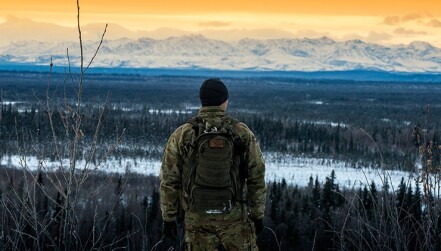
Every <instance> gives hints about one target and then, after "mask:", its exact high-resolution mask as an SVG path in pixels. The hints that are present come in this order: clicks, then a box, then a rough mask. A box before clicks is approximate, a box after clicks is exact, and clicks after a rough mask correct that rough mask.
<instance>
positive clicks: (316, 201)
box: [312, 176, 321, 207]
mask: <svg viewBox="0 0 441 251" xmlns="http://www.w3.org/2000/svg"><path fill="white" fill-rule="evenodd" d="M320 198H321V188H320V182H319V181H318V177H317V176H316V177H315V182H314V189H313V190H312V203H313V205H314V206H315V207H319V205H320Z"/></svg>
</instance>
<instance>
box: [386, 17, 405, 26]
mask: <svg viewBox="0 0 441 251" xmlns="http://www.w3.org/2000/svg"><path fill="white" fill-rule="evenodd" d="M400 21H401V19H400V17H397V16H392V17H386V18H385V19H384V21H383V24H387V25H396V24H399V23H400Z"/></svg>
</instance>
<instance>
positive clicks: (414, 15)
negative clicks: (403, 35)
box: [401, 13, 423, 22]
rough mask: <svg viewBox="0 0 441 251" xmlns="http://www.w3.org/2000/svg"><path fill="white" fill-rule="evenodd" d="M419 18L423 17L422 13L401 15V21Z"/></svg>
mask: <svg viewBox="0 0 441 251" xmlns="http://www.w3.org/2000/svg"><path fill="white" fill-rule="evenodd" d="M421 18H423V16H422V15H420V14H416V13H414V14H409V15H405V16H403V17H401V21H402V22H408V21H414V20H419V19H421Z"/></svg>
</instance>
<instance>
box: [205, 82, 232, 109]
mask: <svg viewBox="0 0 441 251" xmlns="http://www.w3.org/2000/svg"><path fill="white" fill-rule="evenodd" d="M199 98H200V99H201V103H202V106H219V105H222V104H224V103H225V102H226V101H227V100H228V89H227V87H226V86H225V85H224V83H223V82H222V81H221V80H220V79H218V78H210V79H207V80H205V81H204V83H202V85H201V88H200V90H199Z"/></svg>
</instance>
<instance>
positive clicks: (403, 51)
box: [0, 34, 441, 73]
mask: <svg viewBox="0 0 441 251" xmlns="http://www.w3.org/2000/svg"><path fill="white" fill-rule="evenodd" d="M105 45H106V49H105V50H103V51H101V52H100V53H99V54H98V56H97V58H96V60H95V64H94V66H96V67H132V68H138V67H139V68H142V67H146V66H148V67H149V68H181V69H182V68H185V69H196V68H199V69H216V70H250V69H253V70H265V71H267V70H272V71H309V72H311V71H346V70H372V69H376V70H381V71H395V72H440V73H441V61H440V60H439V59H440V58H441V50H440V49H439V48H436V47H433V46H432V45H430V44H428V43H426V42H421V41H415V42H412V43H411V44H409V45H408V46H383V45H378V44H373V43H365V42H364V41H362V40H360V39H355V40H348V41H343V42H336V41H334V40H332V39H330V38H329V37H320V38H315V39H309V38H305V39H287V38H285V39H268V40H258V39H250V38H244V39H242V40H240V41H236V42H225V41H221V40H213V39H209V38H207V37H205V36H202V35H200V34H192V35H186V36H175V37H169V38H166V39H161V40H157V39H151V38H140V39H138V40H132V39H119V40H106V44H105ZM69 46H73V44H69ZM65 51H66V43H57V42H51V43H44V42H42V43H40V42H37V41H21V42H17V43H10V44H9V46H4V47H0V61H1V62H6V63H7V62H10V63H17V62H21V63H29V64H47V63H48V62H47V61H48V58H50V57H53V58H54V63H56V64H58V65H63V64H65V61H66V60H65ZM70 56H71V59H72V62H77V61H78V60H77V61H75V59H78V58H75V57H78V55H74V54H71V55H70ZM55 61H57V62H55Z"/></svg>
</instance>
